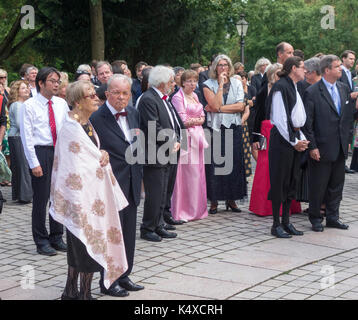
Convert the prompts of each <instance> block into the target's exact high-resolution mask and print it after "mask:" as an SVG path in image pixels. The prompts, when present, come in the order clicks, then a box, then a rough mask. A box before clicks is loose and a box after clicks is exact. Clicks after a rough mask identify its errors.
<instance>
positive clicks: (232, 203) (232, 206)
mask: <svg viewBox="0 0 358 320" xmlns="http://www.w3.org/2000/svg"><path fill="white" fill-rule="evenodd" d="M229 208H230V209H231V210H232V212H241V210H240V209H239V208H238V207H237V205H236V203H235V201H226V211H229Z"/></svg>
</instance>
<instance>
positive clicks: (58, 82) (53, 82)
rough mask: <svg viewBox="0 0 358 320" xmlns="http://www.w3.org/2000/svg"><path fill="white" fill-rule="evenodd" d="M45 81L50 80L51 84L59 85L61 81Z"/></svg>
mask: <svg viewBox="0 0 358 320" xmlns="http://www.w3.org/2000/svg"><path fill="white" fill-rule="evenodd" d="M46 81H50V82H51V83H52V84H55V83H57V84H58V85H60V84H61V83H62V81H61V80H54V79H47V80H46Z"/></svg>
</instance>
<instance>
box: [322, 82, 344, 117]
mask: <svg viewBox="0 0 358 320" xmlns="http://www.w3.org/2000/svg"><path fill="white" fill-rule="evenodd" d="M320 90H321V94H322V95H323V97H324V98H325V99H326V101H327V103H328V104H329V106H330V107H331V108H332V109H333V110H334V112H335V113H336V114H337V116H339V114H338V111H337V108H336V106H335V105H334V102H333V100H332V97H331V95H330V94H329V92H328V90H327V87H326V85H325V84H324V82H323V80H321V82H320ZM341 104H342V103H341Z"/></svg>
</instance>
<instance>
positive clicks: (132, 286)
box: [117, 278, 144, 291]
mask: <svg viewBox="0 0 358 320" xmlns="http://www.w3.org/2000/svg"><path fill="white" fill-rule="evenodd" d="M117 282H118V284H119V285H120V286H121V287H122V288H124V289H126V290H128V291H139V290H143V289H144V287H143V286H141V285H139V284H136V283H134V282H133V281H132V280H131V279H129V278H128V279H126V280H117Z"/></svg>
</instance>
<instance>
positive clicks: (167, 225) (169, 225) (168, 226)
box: [164, 223, 176, 230]
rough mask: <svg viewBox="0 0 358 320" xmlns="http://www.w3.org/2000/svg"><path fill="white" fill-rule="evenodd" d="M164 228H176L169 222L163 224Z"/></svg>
mask: <svg viewBox="0 0 358 320" xmlns="http://www.w3.org/2000/svg"><path fill="white" fill-rule="evenodd" d="M164 229H165V230H176V228H175V227H174V226H172V225H171V224H167V223H165V224H164Z"/></svg>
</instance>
